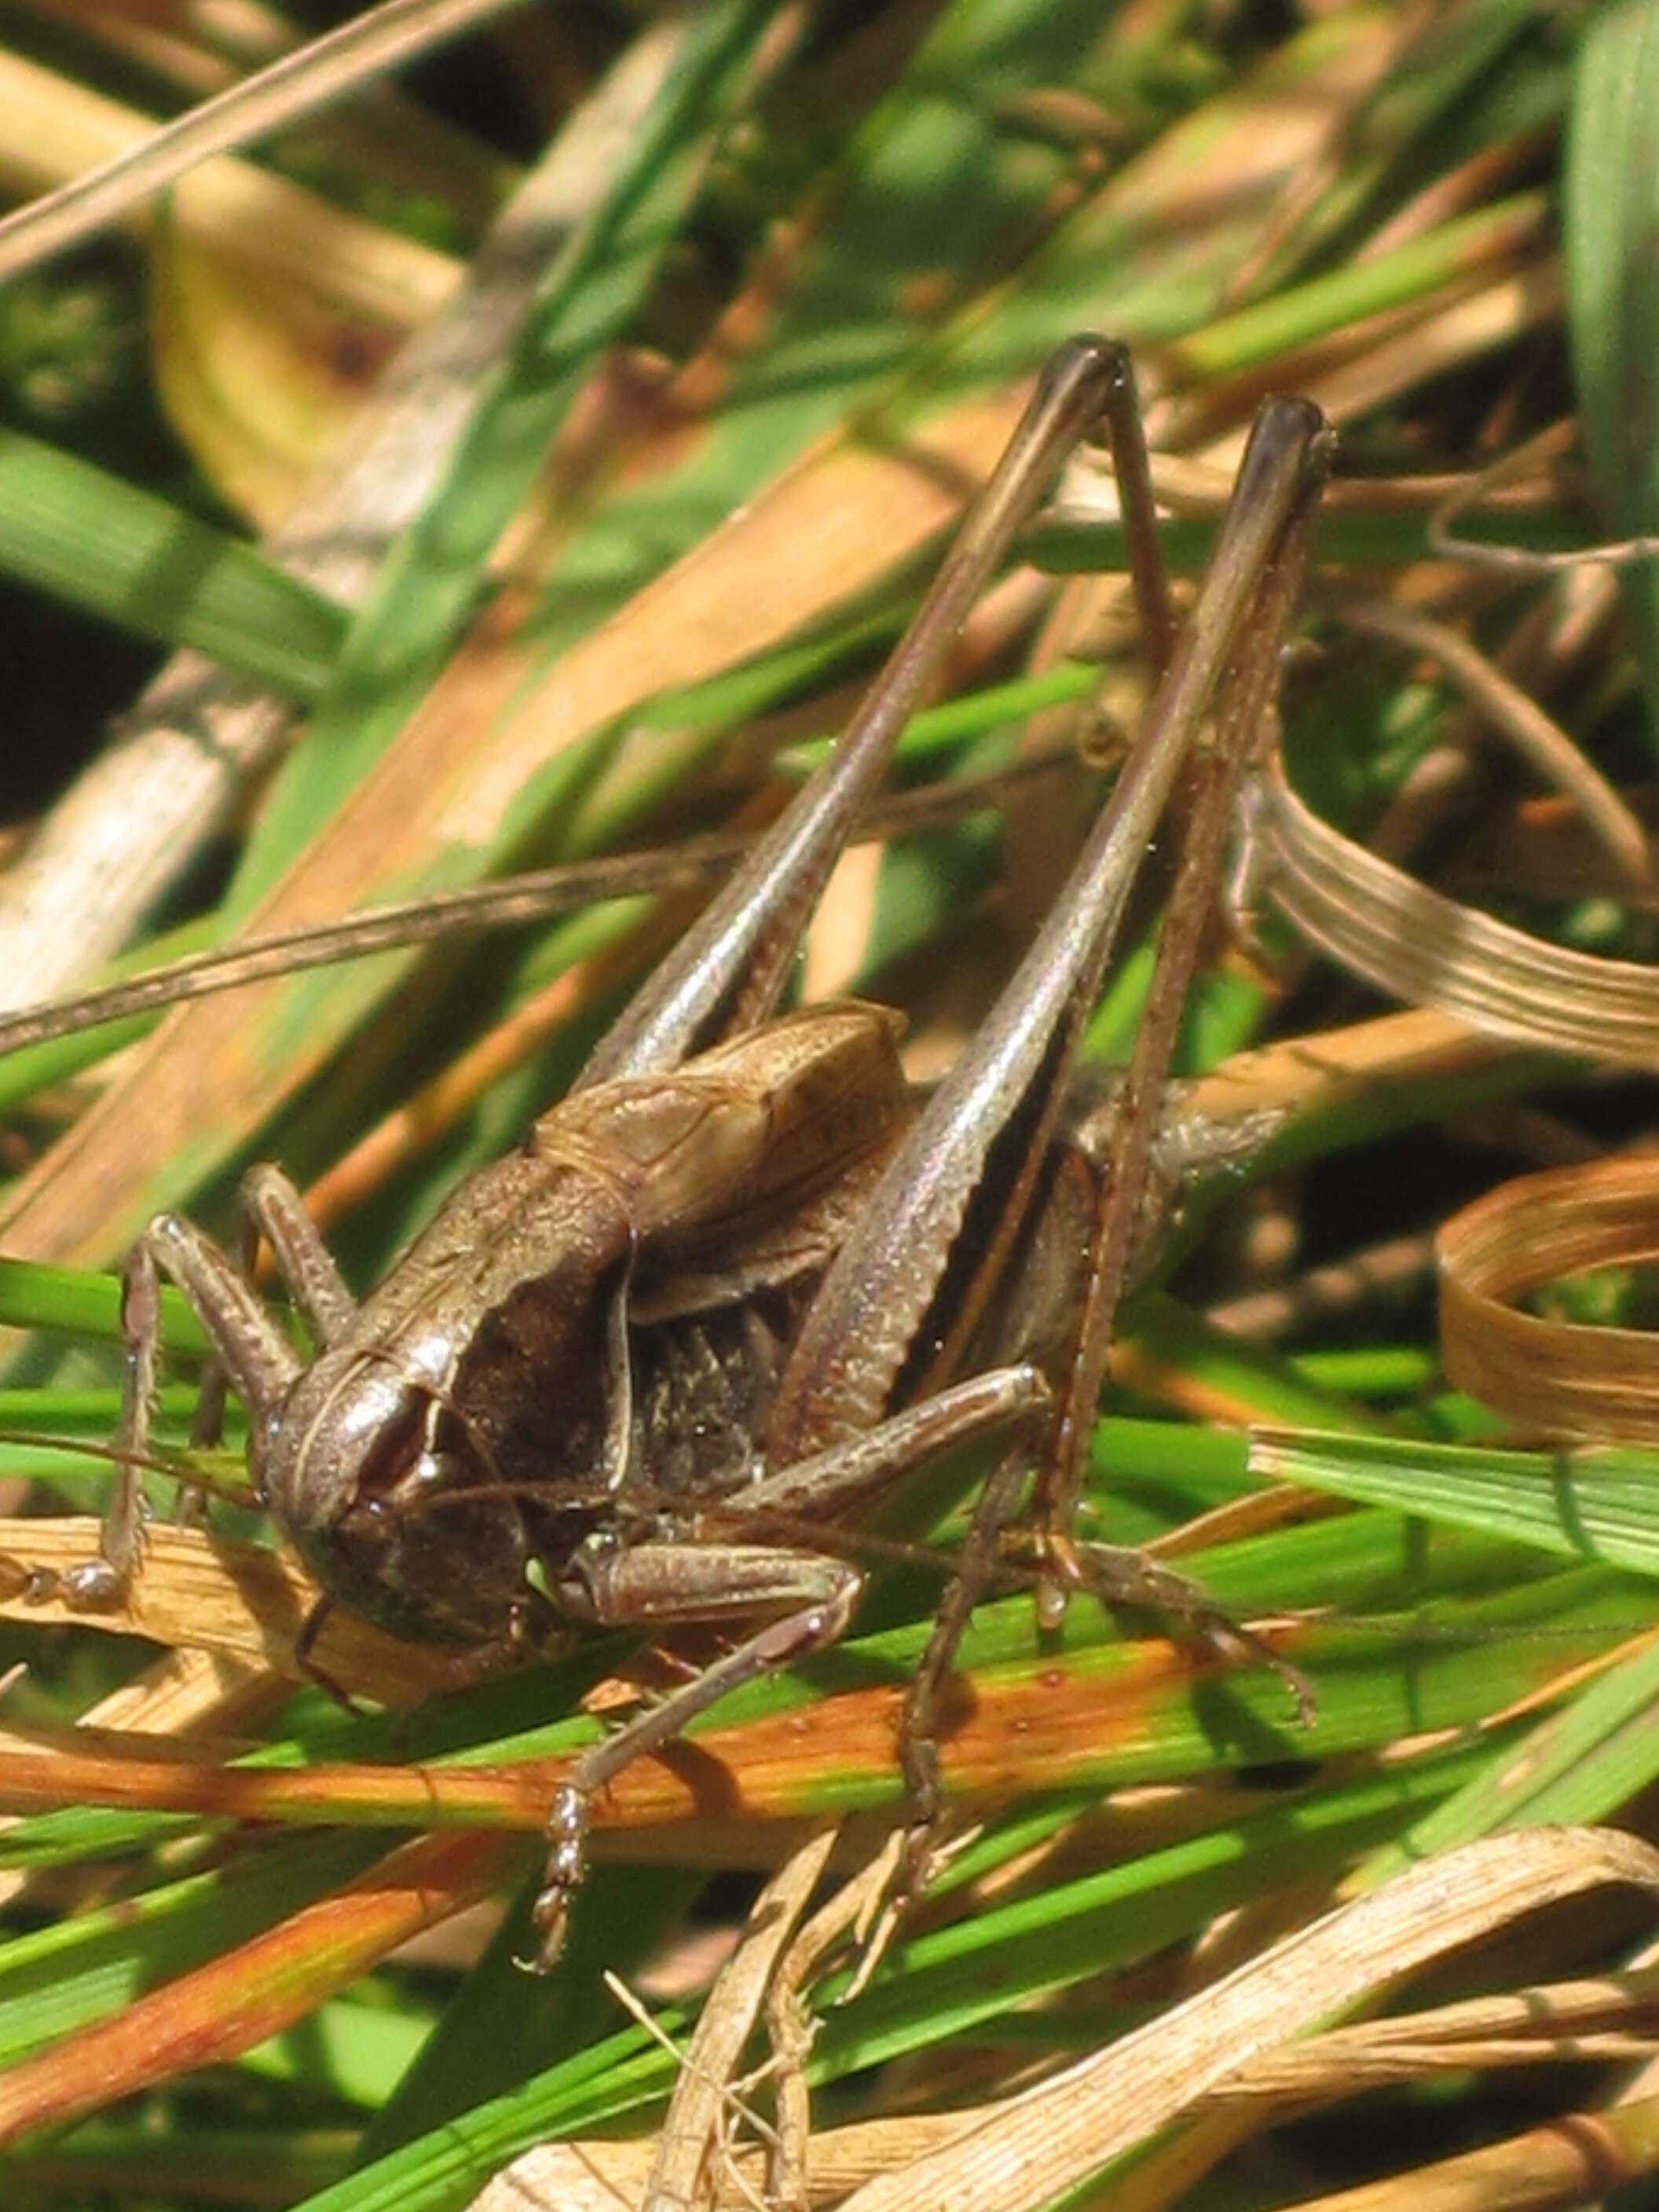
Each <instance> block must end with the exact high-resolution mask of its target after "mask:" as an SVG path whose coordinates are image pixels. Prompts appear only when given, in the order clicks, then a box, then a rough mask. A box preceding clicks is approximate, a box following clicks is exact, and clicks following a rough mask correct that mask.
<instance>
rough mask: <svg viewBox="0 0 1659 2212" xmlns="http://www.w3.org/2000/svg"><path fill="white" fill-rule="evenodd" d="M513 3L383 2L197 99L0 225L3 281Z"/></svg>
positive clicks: (500, 0)
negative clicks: (202, 167)
mask: <svg viewBox="0 0 1659 2212" xmlns="http://www.w3.org/2000/svg"><path fill="white" fill-rule="evenodd" d="M513 4H514V0H384V4H383V5H382V6H380V7H379V8H373V9H370V10H369V11H368V14H367V15H360V16H359V17H357V19H356V21H354V22H350V23H345V24H343V25H342V26H341V27H340V28H339V29H338V30H337V31H333V32H331V33H329V35H328V36H327V37H325V38H321V39H316V40H312V41H311V42H310V43H309V44H308V45H307V46H304V47H302V48H301V50H300V51H299V52H297V53H294V54H291V55H285V56H284V57H283V58H282V59H281V60H280V61H276V62H273V63H272V64H270V67H269V68H268V69H264V70H260V71H259V73H258V76H253V77H250V78H249V79H248V80H247V81H246V82H245V83H242V84H240V85H236V86H234V87H233V88H231V89H230V90H229V91H228V92H223V93H221V94H219V95H218V96H217V97H216V99H213V100H204V102H203V103H202V105H201V106H199V107H197V108H194V109H192V110H191V112H190V113H189V114H188V115H184V116H180V117H179V120H178V121H177V122H176V123H173V124H170V125H168V126H167V128H166V129H165V130H162V131H156V132H155V133H154V134H153V136H152V137H149V138H148V139H146V140H145V142H144V143H143V145H141V146H137V147H134V148H133V149H131V151H130V152H127V153H125V154H119V155H116V156H115V158H114V159H113V160H112V161H106V163H105V164H104V165H103V166H102V167H100V168H99V169H96V170H94V172H93V173H92V174H91V175H89V176H85V177H79V178H77V179H76V180H75V182H74V183H73V184H69V185H63V186H62V187H61V188H60V189H59V190H58V191H55V192H52V193H49V194H48V195H47V197H46V198H44V199H40V200H34V201H32V202H31V203H30V204H28V205H27V206H26V207H21V208H19V209H17V210H15V213H13V214H11V215H9V216H6V217H5V218H4V219H3V221H0V282H3V281H4V280H5V279H6V278H7V277H9V276H16V275H17V273H18V272H19V271H20V270H24V269H28V268H32V267H33V265H34V264H36V263H37V262H40V261H43V260H45V259H46V258H47V256H48V255H50V254H53V253H58V252H62V251H63V249H64V247H65V246H72V245H74V244H76V242H77V241H78V240H82V239H84V238H88V237H89V236H91V235H92V234H93V233H94V232H95V231H97V230H100V229H101V228H103V226H104V225H105V224H106V223H108V222H115V221H116V220H117V219H118V217H119V216H122V215H124V214H125V212H126V211H127V210H128V209H129V208H131V206H133V205H134V204H135V203H137V202H138V201H142V200H145V199H148V198H149V197H151V196H152V195H153V194H155V193H156V192H159V191H161V190H162V189H163V187H164V186H166V185H170V184H171V183H172V182H173V179H174V178H175V177H180V176H182V175H183V174H184V173H185V171H186V170H187V169H191V168H193V167H195V166H196V164H197V162H198V161H206V160H208V159H209V157H210V155H215V154H222V153H226V152H228V150H229V149H230V148H232V147H233V146H245V145H246V144H247V143H249V142H250V141H251V140H252V139H254V138H258V137H263V136H264V133H265V132H266V131H274V130H276V129H277V128H278V127H279V126H280V125H283V124H284V123H286V122H289V121H290V120H291V119H292V118H294V117H295V116H296V115H301V114H308V113H311V112H314V111H315V110H316V109H317V108H319V107H320V106H322V105H323V104H324V103H325V101H327V100H337V99H338V98H339V97H340V96H341V94H343V93H347V92H349V91H351V90H352V89H354V88H356V86H358V85H361V84H364V83H366V82H368V81H369V80H370V79H371V78H372V77H374V76H379V75H380V74H381V73H382V72H384V71H385V70H390V69H395V68H396V67H397V65H398V63H399V62H402V61H404V60H406V59H408V58H409V57H410V55H412V54H416V53H421V52H426V51H428V50H429V49H430V48H431V47H433V46H436V45H437V44H439V43H440V42H441V40H445V39H449V38H453V37H455V36H456V35H457V34H458V33H460V32H461V31H463V30H465V29H466V28H467V27H469V26H470V25H471V24H474V23H477V22H480V21H483V20H484V19H485V18H486V17H487V16H489V15H499V14H500V13H501V10H502V9H504V8H507V7H509V6H512V5H513Z"/></svg>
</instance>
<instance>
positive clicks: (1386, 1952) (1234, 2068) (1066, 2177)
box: [848, 1829, 1659, 2212]
mask: <svg viewBox="0 0 1659 2212" xmlns="http://www.w3.org/2000/svg"><path fill="white" fill-rule="evenodd" d="M1606 1882H1632V1883H1634V1884H1636V1885H1637V1886H1638V1887H1641V1888H1643V1889H1645V1890H1647V1891H1648V1892H1649V1893H1650V1894H1652V1895H1653V1896H1655V1897H1656V1898H1659V1853H1656V1852H1655V1851H1653V1850H1650V1848H1649V1847H1648V1846H1647V1845H1646V1844H1641V1843H1638V1842H1637V1841H1636V1840H1635V1839H1634V1838H1631V1837H1628V1836H1624V1835H1620V1834H1617V1833H1615V1832H1611V1831H1599V1830H1572V1829H1559V1830H1539V1831H1534V1832H1531V1833H1528V1834H1524V1835H1515V1836H1499V1837H1496V1838H1490V1839H1488V1840H1487V1841H1486V1842H1484V1843H1480V1844H1472V1845H1469V1846H1468V1847H1466V1848H1465V1849H1464V1850H1459V1851H1454V1852H1450V1853H1448V1855H1447V1856H1446V1857H1444V1858H1443V1859H1440V1860H1437V1861H1436V1862H1434V1863H1432V1864H1431V1865H1428V1866H1425V1867H1422V1868H1419V1869H1413V1871H1412V1872H1411V1873H1409V1874H1407V1875H1402V1876H1401V1878H1400V1879H1399V1880H1398V1881H1395V1882H1391V1883H1389V1885H1388V1886H1387V1887H1384V1888H1383V1889H1381V1890H1379V1891H1376V1893H1373V1894H1372V1895H1370V1896H1369V1897H1365V1898H1362V1899H1358V1901H1356V1902H1355V1903H1353V1904H1352V1905H1345V1906H1343V1907H1341V1908H1340V1910H1338V1911H1335V1912H1333V1913H1331V1914H1329V1915H1328V1916H1327V1917H1325V1918H1324V1919H1323V1920H1321V1921H1318V1922H1316V1923H1315V1924H1314V1926H1312V1927H1311V1928H1310V1929H1306V1930H1305V1931H1304V1932H1303V1933H1301V1934H1298V1935H1296V1936H1291V1937H1289V1938H1287V1939H1286V1940H1285V1942H1281V1943H1279V1944H1277V1945H1275V1947H1274V1948H1273V1949H1272V1950H1271V1951H1269V1952H1267V1954H1265V1955H1264V1956H1263V1957H1262V1958H1261V1959H1258V1960H1253V1961H1252V1962H1251V1963H1250V1964H1249V1965H1248V1966H1243V1967H1242V1968H1240V1969H1239V1970H1238V1971H1237V1972H1235V1973H1232V1974H1231V1975H1229V1976H1228V1977H1227V1978H1226V1979H1225V1981H1222V1982H1219V1983H1218V1984H1215V1985H1214V1986H1213V1987H1212V1988H1210V1989H1207V1990H1203V1991H1202V1992H1200V1995H1198V1996H1195V1997H1192V1998H1189V1999H1188V2001H1187V2002H1186V2003H1185V2004H1182V2005H1181V2006H1178V2007H1177V2008H1176V2009H1175V2010H1174V2011H1172V2012H1170V2013H1167V2014H1165V2015H1164V2017H1163V2018H1162V2019H1160V2020H1158V2021H1154V2022H1153V2023H1152V2025H1151V2026H1149V2027H1145V2028H1141V2029H1138V2030H1136V2031H1135V2032H1134V2033H1132V2034H1129V2035H1127V2036H1125V2037H1123V2038H1121V2039H1120V2040H1119V2041H1118V2042H1116V2043H1115V2044H1113V2045H1109V2046H1108V2047H1107V2049H1106V2050H1104V2051H1100V2052H1098V2053H1097V2054H1095V2055H1094V2056H1092V2057H1089V2058H1086V2059H1085V2060H1084V2061H1083V2062H1082V2063H1080V2064H1079V2065H1076V2066H1073V2067H1068V2068H1067V2069H1066V2070H1065V2071H1064V2072H1063V2073H1062V2074H1060V2075H1059V2076H1057V2077H1056V2078H1055V2079H1054V2081H1047V2082H1044V2083H1043V2084H1042V2086H1041V2087H1038V2088H1036V2089H1033V2090H1030V2091H1028V2092H1026V2093H1024V2095H1022V2096H1017V2097H1013V2098H1010V2099H1007V2100H1004V2101H1003V2102H1001V2103H999V2104H996V2105H994V2106H988V2107H986V2108H984V2109H983V2110H981V2112H979V2113H978V2114H976V2115H975V2116H974V2118H972V2120H971V2121H970V2122H969V2124H967V2125H965V2126H964V2128H963V2133H962V2136H961V2137H960V2139H959V2140H958V2141H957V2142H954V2143H952V2144H950V2145H948V2146H947V2147H946V2148H944V2149H941V2150H937V2151H934V2152H933V2153H931V2154H928V2155H927V2156H925V2157H922V2158H920V2159H917V2160H915V2161H914V2162H913V2163H911V2164H910V2165H908V2166H905V2167H903V2168H902V2169H901V2170H899V2171H898V2172H894V2173H892V2174H890V2175H887V2176H884V2177H883V2178H882V2179H879V2180H877V2181H874V2182H872V2183H870V2184H869V2185H867V2186H866V2187H865V2188H863V2189H860V2190H859V2191H856V2192H855V2193H854V2196H853V2197H850V2198H848V2212H922V2208H923V2207H926V2208H927V2212H975V2208H977V2207H979V2206H981V2205H985V2204H996V2205H997V2206H999V2207H1000V2212H1022V2208H1026V2207H1029V2208H1030V2212H1036V2208H1037V2207H1039V2206H1041V2205H1043V2204H1047V2203H1050V2202H1051V2201H1052V2200H1053V2199H1054V2197H1058V2196H1060V2194H1062V2192H1064V2191H1067V2190H1070V2189H1074V2188H1077V2187H1078V2186H1079V2185H1081V2184H1082V2183H1083V2182H1084V2181H1085V2180H1086V2179H1088V2178H1089V2176H1090V2175H1091V2174H1094V2173H1097V2172H1100V2170H1101V2169H1102V2168H1103V2166H1107V2165H1109V2163H1110V2162H1111V2161H1112V2160H1114V2159H1115V2158H1118V2157H1121V2156H1122V2155H1123V2154H1125V2153H1126V2152H1127V2151H1128V2150H1130V2149H1132V2148H1133V2147H1134V2146H1135V2145H1136V2144H1137V2143H1139V2142H1145V2141H1146V2139H1147V2138H1148V2137H1149V2136H1152V2134H1154V2133H1156V2132H1157V2131H1158V2130H1160V2129H1162V2128H1164V2127H1165V2126H1167V2125H1168V2124H1169V2123H1170V2121H1171V2120H1172V2119H1174V2118H1176V2117H1177V2116H1178V2115H1179V2114H1180V2113H1182V2112H1184V2111H1186V2110H1187V2109H1188V2107H1189V2106H1192V2105H1194V2104H1195V2103H1196V2102H1197V2101H1198V2100H1200V2098H1201V2097H1203V2096H1205V2095H1206V2093H1209V2092H1211V2091H1212V2090H1214V2089H1216V2088H1218V2087H1220V2086H1221V2085H1222V2084H1223V2083H1224V2082H1225V2081H1227V2080H1228V2079H1229V2077H1230V2076H1231V2075H1235V2074H1237V2072H1238V2071H1239V2070H1240V2069H1242V2068H1243V2067H1246V2066H1248V2065H1249V2063H1250V2062H1251V2060H1253V2059H1254V2058H1255V2057H1256V2056H1257V2055H1258V2053H1260V2052H1261V2051H1264V2050H1266V2049H1267V2048H1268V2047H1270V2046H1271V2045H1275V2044H1279V2043H1282V2042H1285V2041H1288V2040H1290V2039H1291V2038H1293V2037H1294V2036H1297V2035H1298V2034H1301V2033H1305V2031H1306V2030H1307V2029H1308V2028H1310V2027H1312V2026H1314V2025H1315V2024H1316V2022H1318V2021H1321V2020H1323V2019H1328V2017H1329V2016H1330V2015H1332V2014H1333V2013H1335V2012H1339V2011H1340V2010H1342V2009H1343V2008H1345V2007H1346V2006H1348V2005H1351V2004H1354V2003H1358V2002H1360V2001H1361V2000H1362V1999H1363V1998H1365V1997H1367V1996H1370V1995H1372V1994H1373V1993H1374V1992H1375V1991H1376V1990H1379V1989H1380V1988H1382V1987H1383V1986H1385V1985H1387V1984H1390V1983H1393V1982H1395V1981H1396V1980H1397V1979H1399V1978H1401V1977H1402V1976H1403V1975H1406V1974H1408V1973H1410V1972H1413V1971H1414V1970H1415V1969H1416V1968H1417V1967H1419V1966H1423V1965H1425V1964H1426V1963H1427V1962H1428V1961H1429V1960H1431V1959H1434V1958H1436V1957H1437V1956H1439V1955H1440V1954H1442V1953H1443V1952H1445V1951H1448V1950H1450V1949H1452V1948H1455V1946H1457V1945H1459V1944H1462V1943H1465V1942H1469V1941H1471V1940H1472V1939H1473V1938H1474V1937H1475V1936H1480V1935H1484V1934H1486V1933H1488V1932H1489V1931H1490V1930H1492V1929H1494V1928H1497V1927H1500V1926H1502V1925H1503V1924H1504V1923H1505V1922H1506V1921H1509V1920H1510V1919H1513V1918H1515V1917H1517V1916H1518V1915H1520V1914H1522V1913H1523V1912H1526V1911H1530V1910H1532V1909H1533V1908H1534V1907H1535V1906H1537V1905H1544V1904H1550V1903H1553V1902H1554V1901H1556V1900H1557V1899H1559V1898H1561V1897H1564V1896H1568V1895H1571V1894H1573V1893H1577V1892H1579V1891H1583V1890H1585V1889H1589V1888H1592V1887H1599V1886H1600V1885H1601V1884H1603V1883H1606Z"/></svg>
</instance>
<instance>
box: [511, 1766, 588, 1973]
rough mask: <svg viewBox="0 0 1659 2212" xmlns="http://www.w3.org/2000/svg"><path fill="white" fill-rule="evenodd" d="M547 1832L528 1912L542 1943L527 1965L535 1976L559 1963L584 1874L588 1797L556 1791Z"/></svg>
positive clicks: (570, 1789)
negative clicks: (538, 1881)
mask: <svg viewBox="0 0 1659 2212" xmlns="http://www.w3.org/2000/svg"><path fill="white" fill-rule="evenodd" d="M546 1832H547V1863H546V1865H545V1867H544V1869H543V1873H542V1886H541V1888H540V1889H539V1891H538V1893H537V1896H536V1902H535V1905H533V1906H532V1910H531V1917H532V1920H533V1921H534V1922H535V1923H536V1932H537V1934H538V1936H539V1937H540V1938H541V1941H540V1942H539V1943H538V1946H537V1949H536V1955H535V1957H534V1958H533V1959H532V1960H529V1961H527V1962H526V1963H527V1964H528V1965H529V1966H530V1967H531V1968H532V1971H533V1972H536V1973H538V1974H548V1973H551V1972H552V1971H553V1969H554V1967H555V1966H556V1965H557V1964H558V1962H559V1954H560V1953H561V1952H562V1950H563V1948H564V1940H565V1936H566V1934H567V1932H568V1929H569V1926H570V1905H571V1899H573V1898H574V1896H575V1893H576V1892H577V1890H578V1889H579V1888H580V1886H581V1880H582V1876H583V1875H585V1874H586V1871H587V1852H586V1843H587V1798H586V1793H585V1792H584V1791H582V1790H579V1789H577V1787H576V1786H575V1784H574V1783H570V1782H565V1783H562V1784H560V1786H559V1788H558V1789H557V1790H555V1792H554V1794H553V1802H552V1805H551V1807H550V1808H549V1811H548V1815H547V1831H546Z"/></svg>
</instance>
